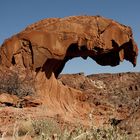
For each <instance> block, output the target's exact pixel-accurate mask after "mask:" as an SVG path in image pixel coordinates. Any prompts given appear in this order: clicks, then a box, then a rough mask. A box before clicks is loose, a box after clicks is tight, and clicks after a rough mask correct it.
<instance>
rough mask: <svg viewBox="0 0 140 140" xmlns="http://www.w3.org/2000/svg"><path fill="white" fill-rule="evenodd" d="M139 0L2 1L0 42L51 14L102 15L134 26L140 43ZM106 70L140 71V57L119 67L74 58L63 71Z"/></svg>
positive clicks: (135, 35) (100, 71)
mask: <svg viewBox="0 0 140 140" xmlns="http://www.w3.org/2000/svg"><path fill="white" fill-rule="evenodd" d="M139 14H140V0H0V44H2V42H3V41H4V39H6V38H8V37H10V36H11V35H13V34H16V33H17V32H19V31H21V30H22V29H24V28H25V27H26V26H27V25H29V24H31V23H34V22H36V21H38V20H41V19H43V18H48V17H65V16H72V15H102V16H105V17H107V18H111V19H114V20H116V21H118V22H120V23H122V24H125V25H129V26H131V27H132V29H133V34H134V38H135V41H136V42H137V44H138V46H140V16H139ZM82 71H83V72H85V73H86V74H91V73H107V72H126V71H140V56H139V57H138V63H137V66H136V67H135V68H133V66H132V65H131V64H130V63H128V62H123V63H122V64H121V65H119V66H117V67H113V68H112V67H110V66H104V67H103V66H99V65H98V64H96V63H95V62H94V61H93V60H91V59H87V60H83V59H81V58H77V59H73V60H71V61H69V62H67V64H66V66H65V68H64V70H63V73H76V72H82Z"/></svg>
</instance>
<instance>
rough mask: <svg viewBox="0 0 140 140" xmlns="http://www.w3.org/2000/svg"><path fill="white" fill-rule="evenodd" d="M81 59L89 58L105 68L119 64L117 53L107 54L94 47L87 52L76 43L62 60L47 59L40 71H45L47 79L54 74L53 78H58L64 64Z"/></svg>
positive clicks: (112, 51) (84, 47) (85, 48)
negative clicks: (74, 59)
mask: <svg viewBox="0 0 140 140" xmlns="http://www.w3.org/2000/svg"><path fill="white" fill-rule="evenodd" d="M77 57H81V58H83V59H85V60H86V59H87V58H88V57H90V58H91V59H92V60H93V61H95V62H96V63H98V64H100V65H103V66H106V65H110V66H116V65H118V64H119V62H120V57H119V51H116V50H115V51H114V50H111V51H109V52H104V51H103V50H102V49H100V48H97V47H94V48H93V49H92V50H88V49H87V47H86V46H81V47H79V46H78V44H77V43H73V44H71V45H70V46H69V47H68V49H67V52H66V54H65V57H64V58H63V60H60V59H54V58H53V59H47V61H46V62H45V64H44V65H43V67H42V71H45V73H46V77H47V78H48V79H49V78H50V77H51V75H52V73H54V75H55V77H56V78H58V76H59V74H60V73H61V72H62V70H63V68H64V66H65V64H66V63H67V62H68V61H69V60H71V59H73V58H77Z"/></svg>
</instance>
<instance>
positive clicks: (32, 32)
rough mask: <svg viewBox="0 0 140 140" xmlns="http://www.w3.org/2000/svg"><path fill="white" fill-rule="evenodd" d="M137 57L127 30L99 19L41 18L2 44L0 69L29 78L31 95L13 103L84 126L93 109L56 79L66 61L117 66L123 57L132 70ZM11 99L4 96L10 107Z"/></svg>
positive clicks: (21, 77) (134, 45)
mask: <svg viewBox="0 0 140 140" xmlns="http://www.w3.org/2000/svg"><path fill="white" fill-rule="evenodd" d="M137 55H138V48H137V45H136V43H135V42H134V39H133V35H132V31H131V28H130V27H128V26H124V25H122V24H120V23H118V22H115V21H113V20H111V19H106V18H103V17H100V16H74V17H66V18H62V19H61V18H50V19H44V20H41V21H39V22H37V23H34V24H32V25H30V26H28V27H27V28H26V29H25V30H23V31H22V32H20V33H18V34H16V35H14V36H12V37H11V38H9V39H7V40H5V41H4V43H3V44H2V46H1V48H0V65H1V67H3V68H2V69H6V70H5V71H8V70H9V71H10V72H11V71H12V72H16V74H17V75H19V79H22V80H23V79H26V78H27V77H28V76H27V75H32V79H33V80H34V93H33V94H31V95H30V94H27V95H26V94H23V95H18V98H19V99H17V98H16V102H18V105H19V104H20V103H22V106H25V107H26V106H32V105H33V106H36V105H39V104H44V105H46V107H47V109H48V115H49V114H50V115H51V116H54V115H58V114H59V115H61V116H62V117H63V118H65V119H66V120H69V121H73V120H75V118H76V119H77V118H78V119H79V118H81V117H82V118H84V119H85V123H87V120H88V119H87V118H88V114H90V112H91V110H92V108H93V106H92V104H89V103H88V102H85V101H86V98H88V97H87V96H86V95H85V94H84V92H82V91H80V90H76V89H74V88H70V87H68V86H65V85H63V84H62V83H61V82H60V81H57V79H56V78H57V77H58V75H59V74H60V73H61V71H62V69H63V67H64V65H65V63H66V62H67V61H68V60H70V59H72V58H74V57H82V58H83V59H86V58H87V57H91V58H92V59H93V60H95V61H96V62H97V63H98V64H100V65H111V66H116V65H119V63H120V61H123V60H124V59H125V60H128V61H130V62H131V63H132V64H133V65H134V66H135V65H136V59H137ZM92 69H93V71H94V68H92ZM12 72H11V73H12ZM27 86H28V83H27V84H26V85H25V87H27ZM22 89H24V88H22ZM10 94H11V95H12V96H13V93H12V92H11V93H10ZM1 96H2V97H3V96H4V95H3V94H2V95H1ZM6 96H7V94H6ZM12 96H11V97H9V96H7V97H8V98H10V100H11V102H12V104H15V103H13V101H14V99H13V100H12ZM5 98H6V97H5ZM14 98H15V96H14ZM17 100H19V101H17ZM4 102H8V101H6V99H4ZM23 104H24V105H23ZM15 106H16V105H15ZM101 123H102V122H101Z"/></svg>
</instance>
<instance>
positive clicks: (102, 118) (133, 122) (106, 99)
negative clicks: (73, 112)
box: [0, 72, 140, 139]
mask: <svg viewBox="0 0 140 140" xmlns="http://www.w3.org/2000/svg"><path fill="white" fill-rule="evenodd" d="M58 79H59V81H61V82H62V84H63V85H65V86H69V87H72V88H74V89H78V90H80V91H82V92H84V94H85V95H86V98H84V99H81V100H85V102H88V103H89V104H90V105H91V106H92V108H93V110H91V113H90V114H89V119H91V120H94V121H91V122H92V126H95V127H96V128H101V125H102V126H103V127H108V126H109V125H110V126H117V127H119V128H120V129H122V130H125V131H126V132H127V133H128V134H135V135H137V136H138V138H140V137H139V134H140V125H139V124H140V73H138V72H137V73H130V72H128V73H118V74H93V75H88V76H85V75H84V73H78V74H62V75H60V76H59V78H58ZM0 96H1V100H2V97H3V98H5V97H4V96H2V94H0ZM3 100H4V99H3ZM83 108H84V106H83ZM45 119H50V117H49V116H48V115H47V109H46V107H45V106H37V107H26V108H20V107H19V108H18V107H13V105H11V104H10V103H4V102H1V107H0V131H1V135H2V136H3V135H4V133H5V135H12V134H13V133H14V131H16V130H15V129H17V128H16V127H17V126H18V127H19V126H21V122H22V125H27V124H26V123H27V122H28V123H29V120H34V121H42V120H45ZM51 120H53V121H54V122H55V123H56V124H57V126H58V125H59V127H60V128H63V127H64V126H65V127H66V126H67V127H70V126H71V128H74V127H75V126H76V125H79V124H80V121H81V122H82V120H79V122H77V124H76V123H74V124H73V123H72V122H66V121H64V120H63V119H62V118H61V116H59V115H56V116H54V117H53V118H51ZM23 122H24V123H23ZM88 125H89V124H88ZM22 127H23V126H22ZM22 127H21V128H22ZM28 127H29V128H28ZM30 127H31V126H30V123H29V124H28V125H27V126H26V128H28V129H29V130H30V129H31V128H30ZM85 127H87V126H85ZM28 129H27V130H28ZM27 130H26V131H27ZM26 131H25V132H24V130H22V133H25V134H26ZM138 138H137V139H138Z"/></svg>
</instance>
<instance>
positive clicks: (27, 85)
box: [0, 71, 35, 97]
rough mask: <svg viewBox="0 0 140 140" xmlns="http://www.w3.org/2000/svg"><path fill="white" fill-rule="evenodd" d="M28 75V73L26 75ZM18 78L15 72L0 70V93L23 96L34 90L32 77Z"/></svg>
mask: <svg viewBox="0 0 140 140" xmlns="http://www.w3.org/2000/svg"><path fill="white" fill-rule="evenodd" d="M28 76H29V75H28ZM28 76H27V75H25V76H24V78H20V77H19V74H18V73H17V72H13V71H10V72H9V73H7V72H0V93H8V94H12V95H17V96H18V97H23V96H26V95H31V94H33V93H34V92H35V88H34V81H33V77H28Z"/></svg>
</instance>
